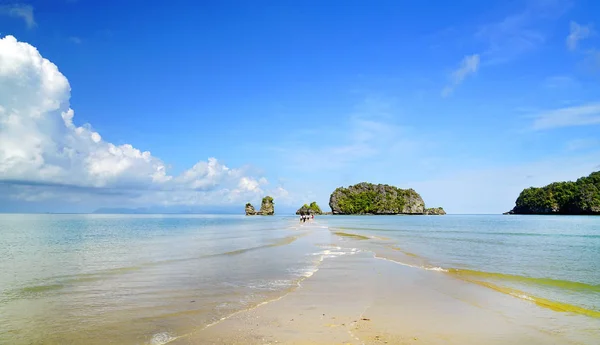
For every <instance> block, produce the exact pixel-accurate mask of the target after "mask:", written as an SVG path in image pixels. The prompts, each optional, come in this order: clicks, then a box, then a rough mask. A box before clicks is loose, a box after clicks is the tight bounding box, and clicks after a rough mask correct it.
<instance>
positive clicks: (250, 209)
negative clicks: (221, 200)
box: [246, 203, 256, 216]
mask: <svg viewBox="0 0 600 345" xmlns="http://www.w3.org/2000/svg"><path fill="white" fill-rule="evenodd" d="M246 215H247V216H254V215H256V209H254V206H252V204H251V203H247V204H246Z"/></svg>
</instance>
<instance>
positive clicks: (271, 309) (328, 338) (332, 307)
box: [168, 223, 600, 345]
mask: <svg viewBox="0 0 600 345" xmlns="http://www.w3.org/2000/svg"><path fill="white" fill-rule="evenodd" d="M307 227H314V228H315V229H314V230H316V231H327V232H330V234H331V239H332V248H333V249H332V251H337V252H339V253H340V255H331V256H329V257H326V258H325V259H324V260H323V262H322V264H321V265H320V267H319V269H318V271H316V272H315V273H314V274H313V275H312V276H310V277H309V278H307V279H306V280H303V281H302V282H301V283H300V286H299V287H298V288H297V289H294V290H292V291H290V292H289V293H287V294H285V295H283V296H280V297H278V298H276V299H275V300H272V301H269V302H266V303H262V304H261V305H259V306H257V307H253V308H251V309H249V310H244V311H240V312H237V313H235V314H233V315H231V316H229V317H226V318H224V319H223V320H220V321H218V322H216V323H214V324H212V325H209V326H208V327H203V328H201V329H199V330H197V331H194V332H192V333H190V334H186V335H181V336H179V337H177V338H174V339H171V340H170V341H168V343H169V344H275V343H281V344H298V345H300V344H315V345H317V344H413V343H414V344H418V343H420V344H484V345H485V344H540V345H541V344H593V343H594V341H595V340H594V339H598V338H597V336H598V335H600V332H598V331H597V330H596V329H597V328H595V327H597V326H598V325H599V323H598V320H597V319H593V318H589V317H585V316H582V315H570V314H566V313H556V312H555V311H552V310H548V309H545V308H541V307H539V306H538V305H536V304H535V303H531V302H529V301H527V300H522V299H518V298H515V297H513V296H510V295H506V294H502V293H499V292H497V291H494V290H492V289H488V288H485V287H483V286H479V285H477V284H472V283H469V282H466V281H463V280H460V279H456V278H455V277H452V276H450V275H448V274H444V273H443V272H439V271H435V270H422V269H419V268H416V267H410V266H407V265H402V264H398V262H395V261H394V260H390V259H387V258H383V257H378V256H377V255H375V254H374V253H373V252H371V251H369V250H360V249H359V250H357V249H356V248H355V247H354V246H355V245H357V243H356V241H360V240H361V239H360V238H353V237H352V236H339V234H338V235H336V233H335V232H334V231H333V230H331V231H330V229H328V228H325V227H322V226H319V224H318V223H317V224H306V226H305V227H304V228H307ZM325 253H327V251H325ZM325 255H327V254H325ZM401 255H402V254H401Z"/></svg>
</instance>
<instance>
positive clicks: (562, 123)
mask: <svg viewBox="0 0 600 345" xmlns="http://www.w3.org/2000/svg"><path fill="white" fill-rule="evenodd" d="M597 124H600V103H589V104H584V105H579V106H574V107H566V108H560V109H554V110H550V111H545V112H542V113H540V114H538V115H536V117H535V120H534V122H533V129H535V130H544V129H552V128H559V127H572V126H585V125H597Z"/></svg>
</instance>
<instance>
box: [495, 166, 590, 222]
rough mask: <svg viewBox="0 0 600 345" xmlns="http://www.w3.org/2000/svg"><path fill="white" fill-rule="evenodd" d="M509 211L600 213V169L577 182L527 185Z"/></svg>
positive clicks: (513, 212) (567, 213)
mask: <svg viewBox="0 0 600 345" xmlns="http://www.w3.org/2000/svg"><path fill="white" fill-rule="evenodd" d="M505 214H565V215H600V171H596V172H593V173H591V174H590V175H589V176H587V177H581V178H579V179H578V180H577V181H575V182H573V181H566V182H554V183H551V184H549V185H547V186H544V187H529V188H526V189H524V190H523V191H522V192H521V194H519V197H518V198H517V201H516V202H515V207H514V208H513V209H512V210H510V211H508V212H506V213H505Z"/></svg>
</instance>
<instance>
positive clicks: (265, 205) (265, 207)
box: [257, 195, 275, 216]
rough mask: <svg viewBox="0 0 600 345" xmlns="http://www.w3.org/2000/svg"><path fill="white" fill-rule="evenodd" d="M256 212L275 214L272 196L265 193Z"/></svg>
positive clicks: (265, 214) (266, 214) (262, 214)
mask: <svg viewBox="0 0 600 345" xmlns="http://www.w3.org/2000/svg"><path fill="white" fill-rule="evenodd" d="M257 214H259V215H261V216H272V215H274V214H275V203H274V202H273V198H272V197H270V196H268V195H267V196H265V197H264V198H263V199H262V203H261V204H260V211H258V213H257Z"/></svg>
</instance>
